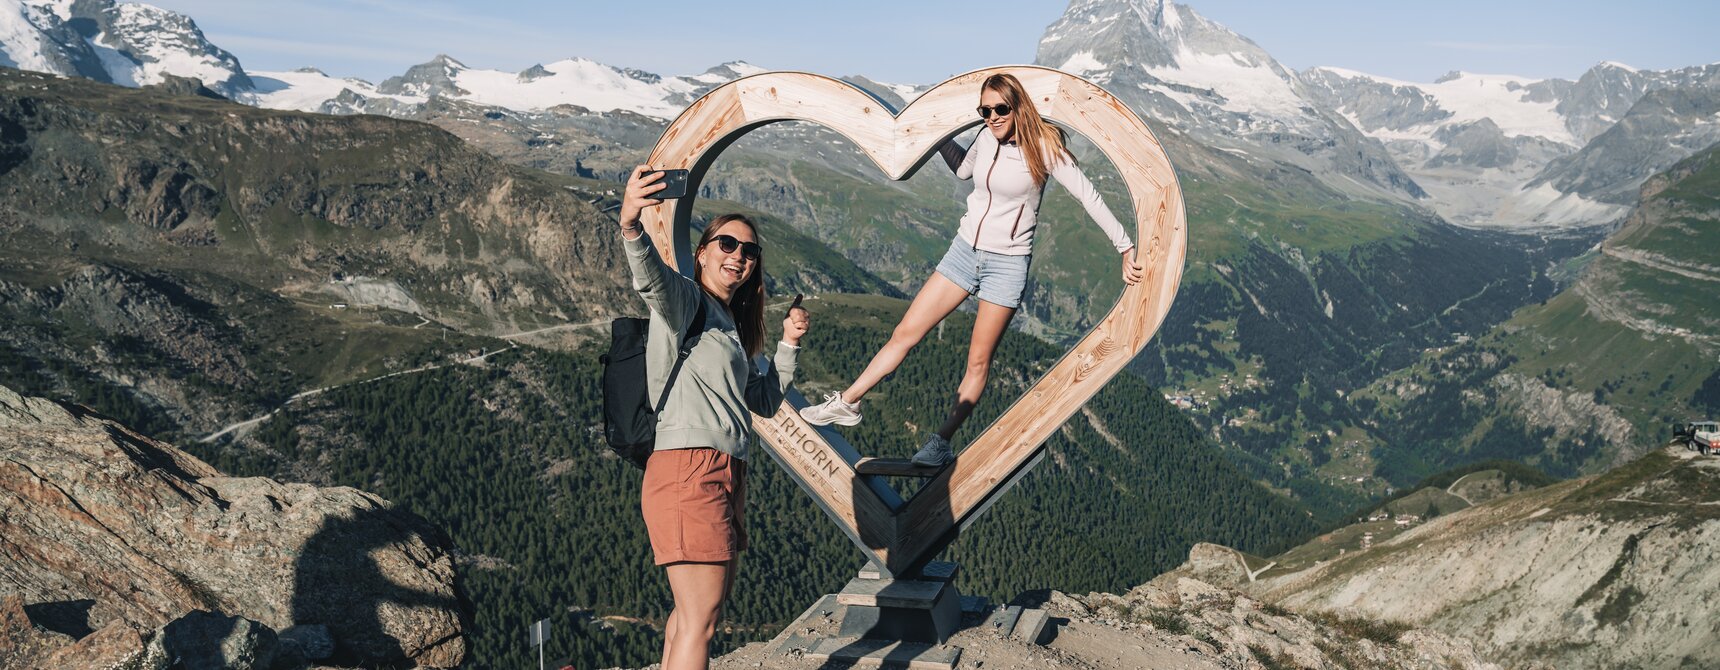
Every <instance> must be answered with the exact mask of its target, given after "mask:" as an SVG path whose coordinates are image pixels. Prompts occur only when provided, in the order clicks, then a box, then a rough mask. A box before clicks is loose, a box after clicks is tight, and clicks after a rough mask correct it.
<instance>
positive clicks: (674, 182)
mask: <svg viewBox="0 0 1720 670" xmlns="http://www.w3.org/2000/svg"><path fill="white" fill-rule="evenodd" d="M652 174H661V175H663V178H662V179H661V180H659V181H658V182H657V183H659V184H662V185H663V190H661V191H658V192H656V193H654V194H652V195H651V197H653V198H656V199H658V200H674V199H677V198H685V197H687V171H686V170H652V171H650V172H646V173H645V174H644V175H642V176H650V175H652Z"/></svg>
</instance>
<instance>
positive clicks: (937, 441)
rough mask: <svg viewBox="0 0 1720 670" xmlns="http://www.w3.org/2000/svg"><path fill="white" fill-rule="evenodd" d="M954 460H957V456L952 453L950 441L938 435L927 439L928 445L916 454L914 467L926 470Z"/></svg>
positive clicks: (934, 434)
mask: <svg viewBox="0 0 1720 670" xmlns="http://www.w3.org/2000/svg"><path fill="white" fill-rule="evenodd" d="M953 460H956V455H955V453H954V452H951V451H950V441H949V440H946V439H944V436H942V435H939V434H937V433H932V435H931V437H928V438H926V445H925V446H923V447H920V450H919V451H917V452H914V458H913V462H914V465H918V466H920V467H925V468H935V467H939V466H942V465H946V464H948V463H949V462H950V461H953Z"/></svg>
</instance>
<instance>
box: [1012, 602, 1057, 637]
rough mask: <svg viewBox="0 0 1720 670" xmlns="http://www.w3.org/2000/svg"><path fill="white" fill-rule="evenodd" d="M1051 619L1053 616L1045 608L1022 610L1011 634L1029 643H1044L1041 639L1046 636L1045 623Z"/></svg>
mask: <svg viewBox="0 0 1720 670" xmlns="http://www.w3.org/2000/svg"><path fill="white" fill-rule="evenodd" d="M1050 621H1051V617H1050V616H1048V615H1046V613H1045V610H1042V609H1038V608H1034V609H1030V610H1022V612H1021V618H1020V619H1018V620H1016V622H1015V630H1013V631H1011V632H1010V635H1011V636H1013V637H1014V638H1015V639H1017V640H1021V641H1022V642H1026V643H1028V644H1043V642H1041V640H1042V639H1043V638H1044V637H1045V625H1046V624H1047V623H1050Z"/></svg>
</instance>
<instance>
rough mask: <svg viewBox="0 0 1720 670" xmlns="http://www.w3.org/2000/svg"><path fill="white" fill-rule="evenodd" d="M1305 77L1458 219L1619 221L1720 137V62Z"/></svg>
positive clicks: (1515, 224)
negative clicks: (1559, 72) (1520, 73)
mask: <svg viewBox="0 0 1720 670" xmlns="http://www.w3.org/2000/svg"><path fill="white" fill-rule="evenodd" d="M1298 76H1299V77H1300V78H1301V79H1302V80H1303V81H1304V82H1306V83H1307V84H1308V87H1309V88H1308V90H1309V91H1311V92H1312V93H1313V94H1314V97H1315V98H1316V99H1317V100H1318V101H1319V102H1320V103H1321V105H1322V106H1325V107H1329V108H1330V109H1333V110H1336V111H1337V112H1339V113H1340V114H1342V115H1343V116H1344V117H1345V118H1346V119H1348V120H1349V121H1350V122H1351V123H1352V124H1354V125H1355V126H1356V127H1357V128H1358V129H1360V130H1361V131H1362V132H1364V133H1366V134H1368V136H1370V137H1373V138H1375V139H1378V140H1380V141H1381V142H1383V143H1385V145H1386V147H1387V149H1388V150H1389V151H1390V152H1391V154H1392V156H1393V158H1394V159H1395V160H1396V161H1397V162H1398V164H1399V165H1401V166H1403V168H1404V169H1405V170H1406V171H1408V172H1409V173H1410V174H1412V175H1414V176H1415V178H1416V180H1417V181H1418V183H1423V184H1424V185H1425V186H1427V188H1429V189H1430V190H1431V192H1432V193H1433V195H1434V197H1433V198H1432V200H1431V202H1432V205H1433V207H1434V208H1435V209H1436V210H1438V211H1439V212H1440V214H1441V215H1443V216H1445V217H1446V218H1447V219H1448V220H1450V221H1452V222H1454V223H1457V224H1459V225H1467V226H1477V227H1500V228H1517V229H1529V230H1533V229H1538V228H1560V227H1571V226H1579V227H1580V226H1586V225H1595V224H1602V223H1610V222H1614V221H1616V220H1617V219H1618V218H1620V217H1621V216H1622V215H1623V213H1624V212H1625V211H1626V209H1627V208H1628V207H1629V206H1630V205H1631V204H1634V202H1635V189H1636V188H1637V187H1638V186H1639V185H1641V183H1642V182H1643V180H1645V179H1647V178H1648V177H1649V176H1650V175H1652V174H1654V173H1656V172H1659V171H1661V170H1664V169H1666V168H1667V167H1670V166H1671V165H1672V164H1673V163H1676V162H1677V161H1679V160H1682V159H1683V158H1685V157H1687V156H1689V155H1690V154H1692V153H1695V152H1696V151H1699V150H1701V149H1704V148H1706V147H1707V146H1709V145H1710V144H1713V143H1714V142H1716V141H1720V122H1716V121H1715V120H1714V117H1713V115H1714V111H1715V110H1714V109H1712V108H1713V107H1714V104H1715V103H1714V102H1713V101H1714V100H1715V98H1716V96H1720V92H1717V90H1720V63H1716V64H1711V65H1702V66H1694V67H1686V68H1677V69H1672V70H1664V71H1647V70H1638V69H1635V68H1631V67H1629V66H1625V65H1621V64H1618V63H1611V62H1606V63H1601V64H1598V65H1596V66H1594V67H1593V68H1590V69H1589V70H1588V71H1587V72H1585V73H1584V74H1583V75H1582V76H1581V77H1580V78H1578V79H1577V80H1576V81H1570V80H1564V79H1542V80H1535V79H1527V78H1521V77H1511V76H1500V75H1479V74H1473V73H1465V72H1453V73H1451V74H1448V75H1446V76H1445V77H1441V78H1440V79H1439V80H1438V81H1436V82H1433V83H1431V84H1421V83H1412V82H1404V81H1398V80H1394V79H1389V78H1385V77H1378V76H1374V75H1369V74H1364V73H1361V72H1355V71H1352V70H1345V69H1341V68H1331V67H1317V68H1311V69H1308V70H1304V71H1302V72H1301V73H1299V75H1298ZM1650 138H1653V139H1650ZM1666 140H1670V145H1669V146H1668V145H1667V144H1666Z"/></svg>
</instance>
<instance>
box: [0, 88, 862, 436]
mask: <svg viewBox="0 0 1720 670" xmlns="http://www.w3.org/2000/svg"><path fill="white" fill-rule="evenodd" d="M604 188H606V186H605V185H603V184H599V183H595V182H590V181H586V180H577V179H570V178H566V177H558V176H554V175H549V174H546V173H541V172H537V171H532V170H527V169H522V168H516V167H511V166H508V165H506V164H503V163H501V162H498V161H496V160H495V159H493V158H491V157H489V156H487V155H485V154H483V153H481V152H478V151H476V150H473V149H472V148H470V147H468V146H466V145H465V143H463V142H461V141H460V140H459V139H457V138H455V137H453V136H451V135H449V134H447V133H445V132H442V131H441V130H438V129H437V128H435V127H433V126H430V125H426V124H421V123H412V122H407V121H398V120H394V119H387V118H380V117H329V116H313V115H305V114H299V113H286V112H275V111H269V110H259V109H255V108H251V107H245V106H241V105H237V104H232V103H227V102H221V101H214V100H207V99H203V98H194V97H175V96H168V95H164V94H161V93H157V92H153V91H148V90H138V89H128V88H120V87H115V86H108V85H103V84H96V83H93V82H89V81H84V80H77V79H57V78H53V77H50V76H47V75H41V74H36V73H29V72H21V71H17V70H10V69H3V70H0V194H4V198H3V199H0V231H4V234H5V239H6V244H5V245H4V247H3V248H0V259H3V262H0V314H4V315H5V318H4V319H0V370H4V371H5V372H6V373H7V374H8V375H17V376H18V378H20V379H21V380H26V381H23V382H20V383H21V384H23V385H25V386H27V387H28V389H27V390H29V391H31V392H34V393H40V394H52V395H54V396H56V397H65V396H67V395H71V396H73V397H77V398H79V399H80V400H83V401H85V402H92V400H91V398H93V397H100V398H103V400H102V401H101V402H100V403H97V404H98V406H99V407H101V409H102V410H103V411H106V412H109V413H112V414H113V415H115V416H118V417H121V418H123V419H125V420H127V421H128V422H132V423H133V424H134V425H137V426H138V427H139V428H142V429H145V430H148V431H151V432H156V433H162V434H169V435H172V434H180V433H179V431H185V432H186V434H197V435H201V434H204V433H207V432H212V431H214V430H215V429H216V428H218V427H220V426H221V425H223V424H225V423H227V422H230V421H234V420H238V419H244V418H249V417H251V416H255V415H256V414H258V413H260V412H261V411H266V409H272V408H273V407H275V406H277V405H278V404H280V403H281V402H283V401H285V400H286V399H287V398H288V397H290V396H292V395H293V394H295V393H298V392H300V391H304V390H307V389H312V388H317V387H322V386H326V385H329V384H334V383H340V382H344V381H350V380H352V379H357V378H364V377H368V376H374V375H376V374H380V373H383V372H388V371H397V370H401V369H405V368H410V367H413V366H415V365H419V364H423V363H425V362H426V361H431V360H437V359H443V360H445V359H446V357H448V356H452V355H456V354H462V355H463V354H464V353H465V352H466V351H467V350H468V349H476V348H481V347H483V346H486V344H487V345H489V346H494V343H493V342H488V343H482V342H481V341H479V340H477V339H475V337H472V336H468V335H466V334H465V333H469V334H471V335H474V336H475V335H511V334H514V333H520V332H524V331H532V330H536V329H542V328H558V329H562V330H569V329H571V328H572V327H573V326H579V325H580V324H586V325H587V326H590V325H601V324H602V323H603V322H604V321H605V320H606V319H607V318H608V317H611V316H614V315H616V314H618V313H619V307H618V305H621V304H623V301H624V300H625V299H626V298H627V296H628V295H629V293H630V292H629V291H627V289H626V287H625V280H624V279H622V277H623V275H624V273H625V269H624V268H622V267H621V263H620V261H619V258H620V256H619V249H618V243H617V242H616V241H615V236H614V235H613V234H612V231H613V226H614V221H613V218H612V217H611V216H610V215H608V214H605V213H604V212H602V211H600V209H602V208H604V207H611V206H612V205H613V200H612V199H609V198H608V196H605V195H603V192H602V189H604ZM707 205H708V206H718V207H728V208H731V209H732V208H734V206H732V205H728V206H725V205H722V204H720V203H707ZM703 211H706V212H707V213H706V214H704V215H703V216H709V215H710V214H709V213H708V212H709V210H703ZM761 221H762V224H761V225H762V228H763V231H762V232H763V234H764V235H765V237H766V239H767V240H770V241H771V242H772V244H773V247H772V250H773V256H772V258H773V265H774V262H776V261H778V260H780V262H781V266H780V267H781V271H780V272H777V273H773V274H772V275H771V276H770V277H769V280H770V286H771V289H772V290H773V291H778V292H794V291H813V290H849V291H867V292H881V293H886V294H888V293H890V292H891V290H890V289H889V287H888V286H887V285H885V284H884V283H883V282H881V281H879V280H878V279H877V278H875V277H872V276H870V275H868V274H867V273H866V272H864V271H863V270H860V269H858V268H856V267H854V265H853V264H851V263H848V262H846V261H844V260H843V259H841V258H840V257H839V256H836V255H834V254H831V253H830V252H829V250H828V249H827V248H825V247H824V246H823V245H821V244H819V243H818V242H817V241H816V240H813V239H811V238H809V237H807V236H805V235H801V234H799V233H797V232H796V231H794V230H793V229H792V228H789V227H787V226H784V225H782V224H781V223H780V222H779V221H778V220H776V219H774V218H771V217H762V218H761ZM444 329H450V330H451V331H452V332H451V333H444V332H443V331H444ZM585 332H587V333H591V332H593V331H592V330H591V329H590V328H587V329H586V331H585Z"/></svg>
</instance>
